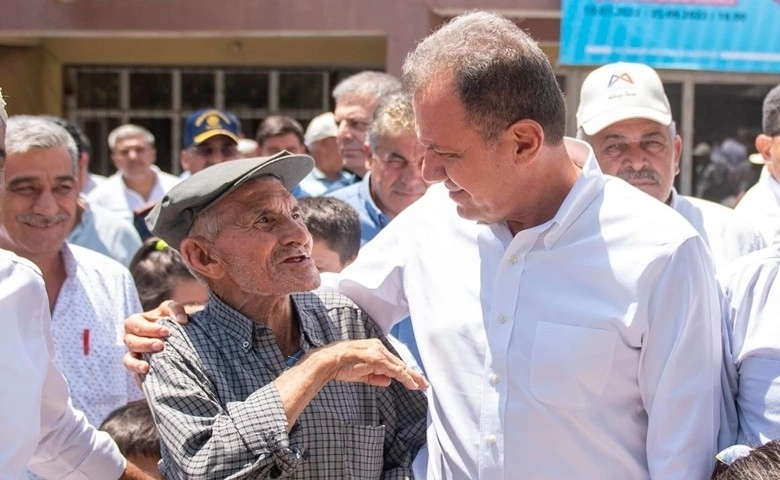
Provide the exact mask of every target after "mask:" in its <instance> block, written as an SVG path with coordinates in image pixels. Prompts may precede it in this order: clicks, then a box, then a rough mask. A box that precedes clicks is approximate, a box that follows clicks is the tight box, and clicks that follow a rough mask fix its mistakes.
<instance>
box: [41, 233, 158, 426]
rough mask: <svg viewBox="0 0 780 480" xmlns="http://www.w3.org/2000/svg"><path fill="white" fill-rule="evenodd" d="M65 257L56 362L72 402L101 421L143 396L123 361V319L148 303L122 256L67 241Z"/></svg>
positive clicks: (55, 322) (55, 319)
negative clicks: (116, 258) (140, 295)
mask: <svg viewBox="0 0 780 480" xmlns="http://www.w3.org/2000/svg"><path fill="white" fill-rule="evenodd" d="M62 257H63V260H64V262H65V271H66V273H67V275H68V277H67V279H66V280H65V283H63V285H62V288H61V289H60V293H59V295H58V296H57V303H56V304H55V306H54V312H53V314H52V337H53V339H54V346H55V347H56V350H57V356H56V357H55V363H56V365H57V367H58V368H59V369H60V370H61V371H62V373H63V374H64V375H65V378H66V379H68V384H69V385H70V392H71V397H72V399H73V405H74V406H75V407H76V408H78V409H79V410H82V411H84V413H85V414H86V415H87V419H88V420H89V422H90V423H91V424H92V425H95V426H100V424H101V423H102V422H103V420H105V418H106V417H107V416H108V414H109V413H111V412H112V411H114V410H115V409H117V408H119V407H123V406H125V405H126V404H127V403H128V402H131V401H133V400H138V399H141V398H144V396H143V392H142V391H141V390H140V389H139V388H138V385H136V383H135V381H134V379H133V374H132V373H131V372H129V371H128V370H127V369H125V367H124V365H123V364H122V357H123V356H124V354H125V352H127V348H126V347H125V344H124V342H123V335H124V320H125V318H127V317H129V316H130V315H132V314H133V313H138V312H141V311H143V309H142V308H141V303H140V300H139V299H138V292H137V291H136V289H135V284H134V283H133V278H132V277H131V276H130V272H129V271H128V270H127V269H126V268H125V267H123V266H122V265H121V264H119V263H118V262H116V261H114V260H112V259H110V258H108V257H106V256H105V255H101V254H99V253H96V252H93V251H92V250H88V249H86V248H83V247H79V246H78V245H69V244H67V243H66V244H64V245H63V248H62Z"/></svg>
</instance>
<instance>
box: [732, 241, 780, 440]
mask: <svg viewBox="0 0 780 480" xmlns="http://www.w3.org/2000/svg"><path fill="white" fill-rule="evenodd" d="M778 273H780V245H778V244H774V245H772V246H770V247H769V248H765V249H763V250H761V251H758V252H754V253H752V254H750V255H746V256H745V257H743V258H741V259H739V260H738V261H736V262H734V263H733V264H732V265H730V266H729V268H728V269H727V270H726V271H725V272H723V273H722V274H721V275H720V276H719V278H720V280H721V283H722V285H723V291H724V294H725V296H726V298H727V300H728V307H727V312H728V318H729V320H730V323H729V324H730V326H731V331H730V332H729V333H730V340H731V352H730V355H729V356H728V357H727V358H726V368H727V371H728V373H729V375H730V382H731V383H732V391H733V392H734V398H735V401H736V407H737V415H738V417H739V431H738V433H737V439H736V442H737V443H738V444H742V445H748V446H751V447H755V446H758V445H761V444H763V443H766V442H768V441H770V440H774V439H776V438H780V382H778V378H780V340H779V339H780V322H778V321H777V319H778V315H780V281H777V278H778Z"/></svg>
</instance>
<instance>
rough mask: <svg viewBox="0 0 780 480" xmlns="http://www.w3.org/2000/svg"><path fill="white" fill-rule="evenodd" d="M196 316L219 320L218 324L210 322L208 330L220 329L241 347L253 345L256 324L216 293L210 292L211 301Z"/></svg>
mask: <svg viewBox="0 0 780 480" xmlns="http://www.w3.org/2000/svg"><path fill="white" fill-rule="evenodd" d="M195 316H196V317H199V316H205V317H206V318H209V319H218V321H217V322H209V323H208V325H209V327H208V328H219V330H220V331H221V332H222V333H226V334H228V335H230V336H231V337H233V338H235V339H236V340H238V344H239V345H247V344H248V345H251V344H252V328H253V325H254V323H255V322H253V321H252V320H251V319H250V318H248V317H246V316H244V314H242V313H241V312H239V311H238V310H236V309H235V308H233V307H231V306H230V305H228V304H227V303H225V302H224V301H223V300H222V299H221V298H219V297H218V296H217V295H215V294H214V292H209V301H208V303H206V307H205V308H204V309H203V310H201V311H200V312H197V313H195ZM215 338H219V337H215ZM247 342H248V343H247Z"/></svg>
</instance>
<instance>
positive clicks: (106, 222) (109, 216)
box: [87, 200, 141, 247]
mask: <svg viewBox="0 0 780 480" xmlns="http://www.w3.org/2000/svg"><path fill="white" fill-rule="evenodd" d="M87 203H88V205H89V209H90V211H91V212H92V219H93V221H94V222H95V229H96V230H98V231H99V232H100V233H105V234H108V233H112V234H113V235H114V236H115V237H119V238H124V237H132V238H133V239H138V246H139V247H140V246H141V237H140V236H139V235H138V231H137V230H136V229H135V227H133V216H132V215H131V212H130V211H129V210H128V211H127V212H126V214H124V215H122V214H120V213H118V212H115V211H112V210H109V209H107V208H105V207H103V206H101V205H93V204H92V203H90V202H89V200H87Z"/></svg>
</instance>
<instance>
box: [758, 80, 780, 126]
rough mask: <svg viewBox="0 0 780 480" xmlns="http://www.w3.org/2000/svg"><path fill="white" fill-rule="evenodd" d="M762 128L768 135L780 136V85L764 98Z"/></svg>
mask: <svg viewBox="0 0 780 480" xmlns="http://www.w3.org/2000/svg"><path fill="white" fill-rule="evenodd" d="M761 113H762V114H763V118H762V122H761V126H762V128H763V130H764V133H765V134H767V135H780V85H778V86H776V87H775V88H773V89H772V90H770V91H769V93H767V94H766V97H764V106H763V108H762V109H761Z"/></svg>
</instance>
